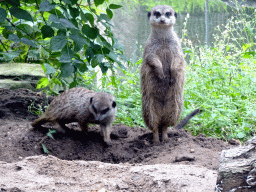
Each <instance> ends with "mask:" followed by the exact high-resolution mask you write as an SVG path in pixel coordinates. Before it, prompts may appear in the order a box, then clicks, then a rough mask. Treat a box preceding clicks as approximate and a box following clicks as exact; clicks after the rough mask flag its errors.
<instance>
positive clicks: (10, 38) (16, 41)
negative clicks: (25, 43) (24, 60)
mask: <svg viewBox="0 0 256 192" xmlns="http://www.w3.org/2000/svg"><path fill="white" fill-rule="evenodd" d="M8 39H9V40H11V41H14V42H15V43H19V42H20V38H19V37H18V36H17V35H16V34H10V35H9V37H8Z"/></svg>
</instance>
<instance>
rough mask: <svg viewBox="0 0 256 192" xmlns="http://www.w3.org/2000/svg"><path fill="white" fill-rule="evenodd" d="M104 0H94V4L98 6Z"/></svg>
mask: <svg viewBox="0 0 256 192" xmlns="http://www.w3.org/2000/svg"><path fill="white" fill-rule="evenodd" d="M104 1H105V0H94V3H95V6H96V7H98V6H99V5H101V4H102V3H104Z"/></svg>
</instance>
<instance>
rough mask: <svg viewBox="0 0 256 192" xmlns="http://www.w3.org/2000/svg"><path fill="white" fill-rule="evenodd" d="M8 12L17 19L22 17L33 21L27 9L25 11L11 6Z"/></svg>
mask: <svg viewBox="0 0 256 192" xmlns="http://www.w3.org/2000/svg"><path fill="white" fill-rule="evenodd" d="M10 13H11V14H12V15H13V16H14V17H16V18H18V19H24V20H26V21H32V22H33V19H32V17H31V15H30V14H29V13H28V12H27V11H25V10H23V9H21V8H18V7H12V8H10Z"/></svg>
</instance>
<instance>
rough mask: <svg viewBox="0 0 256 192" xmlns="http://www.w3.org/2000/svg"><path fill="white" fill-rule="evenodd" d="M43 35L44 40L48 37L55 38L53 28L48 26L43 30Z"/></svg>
mask: <svg viewBox="0 0 256 192" xmlns="http://www.w3.org/2000/svg"><path fill="white" fill-rule="evenodd" d="M41 33H42V35H43V39H45V38H47V37H53V36H54V30H53V29H52V27H50V26H48V25H44V26H43V27H42V28H41Z"/></svg>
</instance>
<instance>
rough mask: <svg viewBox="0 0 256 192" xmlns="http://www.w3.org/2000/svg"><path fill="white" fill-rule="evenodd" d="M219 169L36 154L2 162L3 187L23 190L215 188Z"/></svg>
mask: <svg viewBox="0 0 256 192" xmlns="http://www.w3.org/2000/svg"><path fill="white" fill-rule="evenodd" d="M216 175H217V174H216V172H215V171H212V170H207V169H206V168H204V167H198V166H189V165H171V164H165V165H162V164H156V165H144V166H143V165H131V164H128V163H127V164H110V163H102V162H99V161H66V160H60V159H58V158H56V157H54V156H51V155H49V156H48V157H46V156H42V155H41V156H32V157H27V158H25V159H24V160H22V161H19V162H16V163H5V162H0V183H1V184H0V187H1V188H2V189H5V190H11V189H15V188H16V190H20V191H28V192H30V191H31V192H32V191H74V192H78V191H100V190H101V191H106V190H111V191H184V192H185V191H197V192H205V191H207V192H210V191H213V189H214V186H215V184H216V183H215V180H216ZM191 181H193V182H191Z"/></svg>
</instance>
